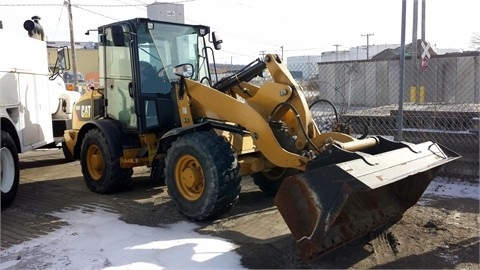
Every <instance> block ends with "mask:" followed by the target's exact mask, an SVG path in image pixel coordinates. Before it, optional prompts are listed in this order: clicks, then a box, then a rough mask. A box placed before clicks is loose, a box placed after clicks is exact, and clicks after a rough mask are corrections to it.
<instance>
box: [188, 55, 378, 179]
mask: <svg viewBox="0 0 480 270" xmlns="http://www.w3.org/2000/svg"><path fill="white" fill-rule="evenodd" d="M265 66H266V68H267V69H268V71H269V72H270V74H271V76H272V79H273V82H265V83H263V84H262V86H260V87H257V86H254V85H252V84H249V83H248V82H245V81H240V80H239V81H238V82H237V83H236V84H234V83H235V81H234V80H232V79H231V78H227V80H226V81H227V82H228V81H233V82H232V83H231V85H232V86H230V87H229V86H225V84H220V85H222V87H221V90H219V89H215V88H212V87H209V86H206V85H204V84H201V83H199V82H197V81H194V80H189V79H185V87H186V93H188V94H187V95H185V96H184V97H185V98H186V99H189V100H190V101H189V103H190V104H189V107H190V108H191V111H192V112H193V118H196V117H197V118H198V117H210V116H212V115H213V116H215V117H216V118H219V119H222V120H225V121H228V122H233V123H235V124H239V125H241V126H242V127H244V128H246V129H247V130H248V131H249V132H250V134H251V136H252V138H253V140H254V143H255V145H256V147H257V148H258V150H259V151H260V152H261V153H262V154H263V155H264V156H265V157H266V159H267V160H269V161H270V162H271V163H273V164H274V165H275V166H278V167H282V168H295V169H298V170H302V171H304V170H305V165H306V164H307V163H308V162H309V161H310V160H311V159H312V157H314V156H315V155H317V154H319V153H320V152H321V147H322V146H323V145H325V144H326V143H336V144H337V145H339V146H341V147H342V148H347V150H357V149H359V146H361V147H369V146H372V145H374V144H375V143H376V141H375V140H371V139H368V140H364V141H362V143H359V142H356V141H358V140H356V139H354V138H353V137H351V136H349V135H346V134H342V133H335V132H332V133H325V134H320V132H319V129H318V128H317V126H316V124H315V122H314V121H313V118H312V115H311V113H310V110H309V108H308V104H307V101H306V99H305V96H304V95H303V93H302V91H301V87H300V86H299V85H298V84H297V83H296V81H295V80H294V79H293V77H292V76H291V74H290V72H289V71H288V70H287V69H286V67H285V65H283V64H282V63H281V61H280V59H279V57H278V56H277V55H271V54H269V55H267V56H266V57H265ZM252 69H254V70H255V72H260V71H261V70H260V69H259V68H258V65H256V66H254V65H253V66H252ZM244 73H248V70H247V71H246V72H244ZM247 77H248V78H249V79H251V78H252V76H251V74H249V76H247ZM232 78H238V77H237V75H235V76H232ZM225 88H228V89H225ZM239 96H240V97H242V98H243V100H242V99H239V98H238V97H239ZM181 103H185V100H184V98H183V97H182V98H181ZM269 121H282V122H283V123H284V124H285V125H286V127H287V130H288V133H289V134H290V135H291V136H295V138H296V140H295V146H296V148H297V149H298V150H300V151H303V153H308V152H312V153H311V154H308V155H299V154H296V153H292V152H290V151H287V150H285V149H284V148H283V147H282V146H281V145H280V144H279V142H278V141H277V139H276V138H275V136H274V133H273V131H272V129H271V127H270V125H269ZM344 143H348V144H344ZM349 147H354V148H350V149H349ZM361 147H360V148H361Z"/></svg>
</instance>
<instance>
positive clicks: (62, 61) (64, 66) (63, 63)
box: [57, 47, 68, 70]
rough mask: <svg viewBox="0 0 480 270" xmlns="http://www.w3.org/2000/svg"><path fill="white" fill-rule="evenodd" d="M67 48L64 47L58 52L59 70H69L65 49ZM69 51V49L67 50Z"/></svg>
mask: <svg viewBox="0 0 480 270" xmlns="http://www.w3.org/2000/svg"><path fill="white" fill-rule="evenodd" d="M66 48H67V47H62V48H60V49H58V50H57V63H58V69H59V70H65V69H68V68H67V60H66V58H65V49H66ZM67 50H68V48H67Z"/></svg>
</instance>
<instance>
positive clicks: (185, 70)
mask: <svg viewBox="0 0 480 270" xmlns="http://www.w3.org/2000/svg"><path fill="white" fill-rule="evenodd" d="M173 72H174V73H175V75H177V76H180V77H183V78H191V77H193V74H194V70H193V65H192V64H190V63H186V64H180V65H178V66H175V67H173Z"/></svg>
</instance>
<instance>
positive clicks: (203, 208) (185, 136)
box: [65, 18, 459, 260]
mask: <svg viewBox="0 0 480 270" xmlns="http://www.w3.org/2000/svg"><path fill="white" fill-rule="evenodd" d="M98 34H99V61H100V63H99V66H100V78H101V87H100V88H99V89H92V90H90V91H89V92H87V93H86V94H84V95H83V96H82V97H81V98H80V99H79V100H78V102H77V103H76V104H75V114H74V118H73V128H72V129H71V130H68V131H66V132H65V142H66V145H67V147H68V149H69V151H70V152H71V154H72V156H73V157H75V158H76V159H80V162H81V167H82V173H83V176H84V179H85V182H86V184H87V186H88V188H89V189H91V190H92V191H94V192H97V193H111V192H116V191H120V190H122V189H123V188H124V187H125V186H126V185H127V184H128V183H129V181H130V180H131V175H132V168H134V167H136V166H149V167H151V171H152V177H153V178H156V179H161V180H164V181H165V184H166V186H167V190H168V193H169V195H170V196H171V198H172V200H173V201H174V203H175V205H176V207H177V208H178V210H179V211H180V212H181V213H183V214H184V215H186V216H187V217H189V218H190V219H192V220H207V219H213V218H215V217H217V216H218V215H220V214H222V213H224V212H225V211H227V210H228V209H230V208H231V207H232V206H233V205H234V204H235V202H236V200H237V198H238V196H239V193H240V180H241V178H242V177H243V176H251V177H252V178H253V180H254V182H255V183H256V184H257V185H258V186H259V188H260V189H261V190H263V191H264V192H265V193H267V194H269V195H272V196H275V198H274V201H275V204H276V205H277V207H278V210H279V211H280V213H281V215H282V216H283V218H284V220H285V222H286V223H287V225H288V227H289V228H290V230H291V232H292V234H293V236H294V238H295V239H296V241H297V243H298V247H299V254H300V255H301V257H302V258H303V259H305V260H309V259H313V258H315V257H318V256H320V255H322V254H325V253H326V252H328V251H330V250H333V249H334V248H336V247H338V246H340V245H342V244H345V243H347V242H349V241H351V240H353V239H356V238H358V237H360V236H362V235H365V234H367V233H369V232H371V231H374V230H379V229H381V228H384V227H388V226H390V225H392V224H394V223H395V222H397V221H398V220H399V219H400V218H401V216H402V214H403V213H404V212H405V211H406V210H407V209H408V208H409V207H411V206H413V205H415V203H416V202H417V200H418V199H419V198H420V196H421V195H422V193H423V192H424V190H425V189H426V188H427V186H428V185H429V183H430V181H431V180H432V178H433V177H434V175H435V173H436V172H437V171H438V169H439V168H440V166H441V165H442V164H445V163H447V162H450V161H452V160H454V159H456V158H458V157H459V156H458V155H457V154H456V153H454V152H452V151H450V150H448V149H447V148H445V147H442V146H440V145H438V144H436V143H434V142H424V143H420V144H411V143H406V142H395V141H390V140H387V139H385V138H383V137H378V136H373V137H366V138H364V139H356V138H354V137H352V136H350V135H348V134H344V133H340V132H328V133H320V132H319V129H318V128H317V126H316V124H315V122H314V121H313V118H312V113H311V112H310V110H309V107H308V104H307V102H306V99H305V97H304V95H303V93H302V89H301V87H300V85H298V84H297V83H296V82H295V80H294V79H293V78H292V76H291V74H290V72H289V71H288V70H287V69H286V66H285V65H284V64H283V63H282V61H281V60H280V59H279V57H278V56H277V55H272V54H268V55H266V57H265V58H264V59H257V60H255V61H253V62H252V63H250V64H248V65H246V66H245V67H244V68H243V69H241V70H240V71H238V72H235V73H230V74H227V73H222V72H219V69H217V68H216V65H215V61H214V60H215V58H214V54H213V52H214V50H213V49H214V48H215V49H220V47H221V43H222V40H220V39H219V37H218V35H217V34H216V33H215V32H210V29H209V27H206V26H202V25H185V24H176V23H168V22H161V21H153V20H150V19H143V18H136V19H132V20H127V21H121V22H116V23H113V24H109V25H105V26H101V27H99V28H98ZM266 74H267V75H268V76H270V77H271V80H267V81H265V82H263V83H261V86H258V85H256V84H254V83H253V82H252V80H254V79H255V78H256V77H257V76H262V75H265V76H266ZM222 75H223V76H222ZM219 77H221V78H219Z"/></svg>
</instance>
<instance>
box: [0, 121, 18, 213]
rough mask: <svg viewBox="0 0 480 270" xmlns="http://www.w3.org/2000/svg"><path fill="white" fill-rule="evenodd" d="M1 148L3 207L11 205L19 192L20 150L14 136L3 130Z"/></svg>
mask: <svg viewBox="0 0 480 270" xmlns="http://www.w3.org/2000/svg"><path fill="white" fill-rule="evenodd" d="M1 138H2V140H1V145H2V147H1V149H0V159H1V160H0V165H1V167H0V176H1V178H0V189H1V191H2V209H4V208H6V207H8V206H10V205H11V204H12V203H13V200H14V199H15V195H16V194H17V190H18V184H19V182H20V168H19V166H18V151H17V147H16V146H15V142H14V140H13V138H12V136H11V135H10V134H9V133H7V132H6V131H3V130H2V134H1Z"/></svg>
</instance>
